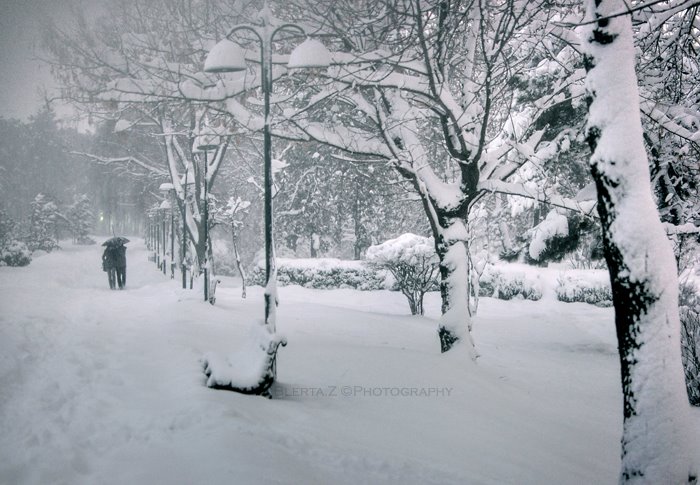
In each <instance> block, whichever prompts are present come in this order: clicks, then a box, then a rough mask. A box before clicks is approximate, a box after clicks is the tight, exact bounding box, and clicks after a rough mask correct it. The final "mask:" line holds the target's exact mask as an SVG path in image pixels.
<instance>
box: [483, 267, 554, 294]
mask: <svg viewBox="0 0 700 485" xmlns="http://www.w3.org/2000/svg"><path fill="white" fill-rule="evenodd" d="M479 296H490V297H493V298H498V299H500V300H511V299H513V298H520V299H525V300H539V299H540V298H542V282H541V281H540V278H539V277H538V276H537V274H536V273H534V272H532V271H525V269H523V268H522V267H521V266H520V265H508V264H505V265H499V266H494V265H489V266H486V268H484V272H483V273H482V275H481V279H480V280H479Z"/></svg>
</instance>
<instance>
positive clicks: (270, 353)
mask: <svg viewBox="0 0 700 485" xmlns="http://www.w3.org/2000/svg"><path fill="white" fill-rule="evenodd" d="M259 328H260V331H258V332H257V335H254V336H253V337H252V338H251V339H249V340H248V341H247V342H245V345H244V346H243V347H242V348H241V350H239V351H238V352H235V353H233V354H230V355H228V356H226V357H222V356H220V355H217V354H214V353H208V354H206V355H205V356H204V358H203V359H202V367H203V370H204V374H205V375H206V376H207V387H210V388H212V389H225V390H229V391H235V392H240V393H242V394H255V395H261V396H265V397H267V398H272V395H271V394H270V386H272V384H273V383H274V382H275V378H276V377H277V369H276V360H277V351H278V350H279V348H280V346H282V347H284V346H285V345H287V340H286V339H285V338H284V337H282V336H280V335H278V334H274V335H273V334H270V333H268V332H267V330H265V328H264V327H262V326H260V327H259Z"/></svg>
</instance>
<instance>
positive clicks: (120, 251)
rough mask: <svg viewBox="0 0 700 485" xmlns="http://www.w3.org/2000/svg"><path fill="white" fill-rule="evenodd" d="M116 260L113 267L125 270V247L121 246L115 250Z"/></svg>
mask: <svg viewBox="0 0 700 485" xmlns="http://www.w3.org/2000/svg"><path fill="white" fill-rule="evenodd" d="M115 250H116V258H115V261H116V263H115V266H116V267H117V268H126V246H124V245H121V246H118V247H116V248H115Z"/></svg>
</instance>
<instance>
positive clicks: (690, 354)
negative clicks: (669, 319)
mask: <svg viewBox="0 0 700 485" xmlns="http://www.w3.org/2000/svg"><path fill="white" fill-rule="evenodd" d="M679 309H680V318H681V354H682V359H683V369H684V370H685V384H686V387H687V389H688V400H689V401H690V404H691V405H693V406H700V297H698V294H697V289H696V288H695V286H694V285H690V284H686V285H681V288H680V298H679Z"/></svg>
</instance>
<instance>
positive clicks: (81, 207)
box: [68, 194, 95, 244]
mask: <svg viewBox="0 0 700 485" xmlns="http://www.w3.org/2000/svg"><path fill="white" fill-rule="evenodd" d="M68 221H69V222H70V228H71V232H72V233H73V242H75V243H78V244H95V241H94V240H93V239H92V238H90V237H89V236H88V234H89V232H90V230H91V229H92V226H93V221H94V214H93V212H92V202H91V201H90V198H89V197H88V196H87V195H86V194H81V195H79V196H76V197H75V200H74V202H73V205H72V206H71V207H70V209H69V210H68Z"/></svg>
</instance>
